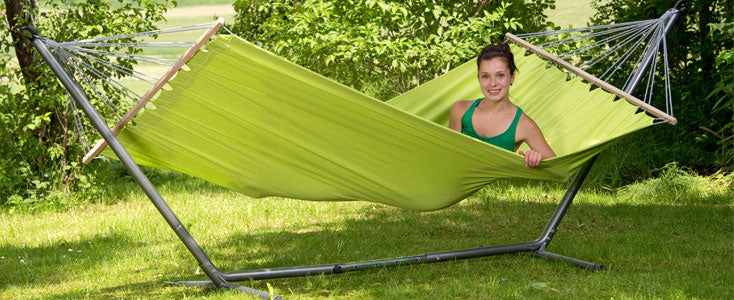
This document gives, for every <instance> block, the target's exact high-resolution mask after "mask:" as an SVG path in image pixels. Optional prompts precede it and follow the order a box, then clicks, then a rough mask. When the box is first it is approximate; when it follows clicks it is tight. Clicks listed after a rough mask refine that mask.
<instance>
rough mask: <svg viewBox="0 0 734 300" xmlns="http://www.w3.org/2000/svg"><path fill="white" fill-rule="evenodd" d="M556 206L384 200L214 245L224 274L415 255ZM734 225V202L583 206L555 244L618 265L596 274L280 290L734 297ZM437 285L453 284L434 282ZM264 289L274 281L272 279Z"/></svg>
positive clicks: (360, 282)
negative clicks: (545, 290)
mask: <svg viewBox="0 0 734 300" xmlns="http://www.w3.org/2000/svg"><path fill="white" fill-rule="evenodd" d="M555 207H556V205H555V204H540V203H521V202H517V201H501V200H497V199H491V198H488V199H484V200H474V201H468V202H466V203H462V204H461V205H457V206H454V207H452V208H449V209H446V210H442V211H437V212H430V213H419V212H413V211H407V210H401V209H395V208H390V207H385V206H378V205H374V206H369V207H367V208H365V209H363V210H362V211H361V212H360V213H358V214H356V215H355V217H348V218H347V219H346V221H345V222H343V223H328V222H323V223H318V224H316V225H315V226H311V227H309V228H303V229H301V230H299V231H298V232H289V231H273V232H267V233H258V234H248V233H234V234H232V235H230V236H229V238H228V239H227V240H225V241H224V242H221V243H218V244H215V245H205V246H204V247H205V248H206V249H209V251H210V257H212V258H213V259H214V260H215V264H216V265H217V266H219V267H220V269H221V270H223V271H232V270H237V269H261V268H277V267H289V266H296V265H311V264H323V263H339V262H349V261H356V260H368V259H378V258H386V257H396V256H404V255H416V254H423V253H428V252H437V251H446V250H455V249H462V248H471V247H477V246H491V245H497V244H504V243H515V242H524V241H530V240H533V239H535V238H536V237H537V236H538V235H540V233H541V232H542V230H543V228H544V226H545V225H546V223H547V221H548V219H549V218H550V215H551V214H552V212H553V210H554V209H555ZM732 220H734V211H733V210H732V208H731V207H729V206H668V205H643V206H639V205H627V204H619V205H611V206H600V205H591V204H581V205H574V206H572V207H571V209H570V210H569V212H568V214H567V215H566V217H565V219H564V220H563V222H562V223H561V225H560V226H559V228H558V234H557V236H556V237H555V238H554V240H553V241H552V243H551V244H550V246H549V249H548V250H549V251H552V252H556V253H559V254H563V255H567V256H571V257H575V258H579V259H583V260H588V261H592V262H596V263H602V264H605V265H606V266H607V267H608V270H607V271H604V272H600V273H592V272H587V271H582V270H578V269H575V268H573V267H571V266H569V265H567V264H565V263H561V262H550V261H544V260H540V259H536V258H532V257H531V256H526V255H519V256H518V255H513V256H497V257H491V258H478V259H473V260H464V261H455V262H445V263H442V264H431V266H430V267H429V266H425V265H414V266H404V267H398V268H389V269H383V270H369V271H364V272H361V273H350V274H346V275H329V276H318V277H311V278H293V279H279V280H270V282H271V283H272V284H273V285H276V286H277V287H278V288H280V289H281V290H290V291H293V292H294V293H296V294H300V293H303V294H309V295H311V296H314V297H325V296H333V295H336V296H339V295H341V296H347V295H346V294H339V292H340V291H343V290H344V289H345V288H346V289H356V290H352V292H356V291H358V292H359V293H361V294H363V295H369V296H368V297H370V298H371V297H375V298H383V297H388V298H394V297H398V298H399V297H402V296H405V297H411V296H410V295H411V293H414V292H416V293H419V294H422V293H429V291H416V290H415V289H417V288H420V286H421V284H418V283H416V284H410V282H411V281H414V280H420V281H425V282H428V285H429V286H430V289H429V290H431V292H430V293H434V294H435V295H434V296H435V297H439V298H442V297H446V296H447V293H449V294H451V293H450V291H451V290H452V289H455V288H456V285H462V284H466V282H483V281H486V280H487V278H493V279H496V280H500V281H501V280H502V278H505V277H508V278H514V280H515V281H514V282H515V284H517V286H515V287H513V288H514V289H520V290H523V289H527V286H528V285H529V284H530V283H533V282H535V281H540V282H557V284H558V285H557V287H556V288H555V289H557V290H560V286H562V285H565V284H566V282H567V281H573V280H576V281H578V282H580V283H582V284H583V282H596V281H599V280H600V279H599V278H603V279H604V280H611V281H612V282H613V283H612V284H611V285H612V287H613V289H615V290H617V291H616V293H617V294H621V295H625V296H628V297H633V298H634V297H637V296H640V295H642V296H645V295H647V296H661V295H668V294H667V293H670V292H672V291H677V292H680V293H683V294H684V295H687V296H693V297H699V296H702V295H703V296H706V295H714V296H716V297H718V296H721V295H727V294H731V293H732V292H733V290H732V288H731V287H730V286H729V285H728V284H727V282H729V281H730V280H731V279H732V277H733V276H732V275H733V274H732V273H733V272H732V268H731V266H730V263H731V261H734V256H733V255H732V253H734V252H733V251H732V250H733V249H732V248H733V247H732V245H731V240H732V238H734V226H733V222H732ZM722 265H725V266H727V265H728V266H729V268H728V270H725V272H722V273H714V272H709V271H708V270H710V269H714V268H721V266H722ZM406 269H407V270H408V271H407V272H406ZM502 276H504V277H502ZM620 276H621V278H620ZM336 277H344V278H346V279H336ZM416 277H419V278H420V279H416ZM595 277H597V279H594V278H595ZM324 278H325V279H324ZM630 278H638V280H631V279H630ZM187 279H189V280H194V279H196V278H194V277H191V278H187ZM201 279H202V278H201V277H198V280H201ZM436 280H438V281H439V282H440V281H451V282H454V284H453V285H451V284H449V285H448V286H447V287H441V286H436V285H434V284H431V282H435V281H436ZM528 280H530V281H528ZM649 280H653V281H655V280H656V281H657V282H656V285H653V286H651V285H650V283H649V282H648V281H649ZM615 281H619V282H618V283H614V282H615ZM630 281H632V282H635V283H630ZM376 282H377V283H382V284H377V285H376V284H375V283H376ZM403 284H404V285H406V287H405V288H406V289H407V290H408V291H407V292H406V294H400V293H398V294H386V291H385V290H386V286H391V287H393V288H394V287H395V286H401V285H403ZM541 286H542V285H541ZM254 287H255V288H261V289H263V288H265V286H264V284H263V283H257V284H256V285H255V286H254ZM588 288H589V287H582V286H578V285H573V284H572V285H570V286H569V289H570V290H568V291H565V290H561V291H562V292H565V293H575V292H578V290H584V289H588ZM606 288H609V286H607V287H606ZM400 290H401V289H397V290H396V291H400ZM441 290H443V291H441ZM535 290H536V289H534V288H530V289H529V290H528V291H526V292H527V293H529V294H524V295H533V293H534V292H537V291H535ZM641 291H642V292H641ZM335 292H336V293H337V294H333V293H335ZM466 292H467V293H468V294H461V295H462V297H466V296H470V297H475V296H476V297H480V298H481V297H486V296H487V295H486V294H484V295H483V294H481V293H480V292H477V291H474V290H472V289H469V290H467V291H466ZM484 292H489V291H486V290H485V291H484ZM588 292H589V293H593V292H594V291H592V290H590V291H588ZM430 293H429V294H430ZM477 293H478V294H477ZM412 295H415V294H412ZM426 295H428V294H426ZM457 296H458V295H457ZM427 297H428V296H427ZM428 298H431V297H428Z"/></svg>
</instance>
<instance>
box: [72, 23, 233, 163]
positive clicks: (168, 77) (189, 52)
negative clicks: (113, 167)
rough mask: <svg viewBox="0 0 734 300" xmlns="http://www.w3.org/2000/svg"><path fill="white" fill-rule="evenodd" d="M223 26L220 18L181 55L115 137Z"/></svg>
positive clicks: (97, 149)
mask: <svg viewBox="0 0 734 300" xmlns="http://www.w3.org/2000/svg"><path fill="white" fill-rule="evenodd" d="M222 25H224V18H219V19H218V20H217V22H216V23H214V24H213V25H212V27H211V28H209V29H208V30H207V31H206V32H204V34H202V35H201V37H199V39H198V40H197V41H196V43H194V45H193V46H192V47H191V48H189V50H187V51H186V52H185V53H184V54H183V55H181V58H179V59H178V61H177V62H176V64H174V65H173V67H171V69H169V70H168V72H166V73H165V74H163V76H161V78H160V79H158V82H156V83H155V85H153V87H151V88H150V89H149V90H148V91H147V92H146V93H145V94H144V95H143V97H142V98H140V101H138V103H136V104H135V106H133V107H132V108H131V109H130V111H128V112H127V113H126V114H125V116H123V117H122V119H121V120H120V121H119V122H117V124H115V126H114V127H112V133H114V134H115V135H117V134H118V133H120V131H122V128H123V127H125V125H127V123H130V121H131V120H132V119H133V117H135V115H137V114H138V112H140V110H142V109H143V107H145V105H146V104H148V102H149V101H150V100H151V99H152V98H153V96H155V94H156V93H158V91H160V90H161V88H163V86H164V85H165V84H166V83H167V82H168V81H169V80H171V78H172V77H173V75H174V74H176V72H178V70H179V69H181V67H183V65H184V64H185V63H186V62H188V61H189V59H191V57H193V56H194V54H195V53H196V51H198V50H199V49H200V48H201V46H203V45H204V44H205V43H206V42H207V41H208V40H209V39H210V38H211V37H212V36H213V35H214V34H215V33H217V31H219V29H220V28H222ZM106 146H107V141H105V140H101V141H99V142H98V143H97V144H96V145H94V147H93V148H92V150H90V151H89V153H87V154H86V155H84V159H83V160H82V162H84V163H85V164H88V163H89V162H90V161H92V159H93V158H94V157H96V156H97V154H99V153H100V152H102V149H104V147H106Z"/></svg>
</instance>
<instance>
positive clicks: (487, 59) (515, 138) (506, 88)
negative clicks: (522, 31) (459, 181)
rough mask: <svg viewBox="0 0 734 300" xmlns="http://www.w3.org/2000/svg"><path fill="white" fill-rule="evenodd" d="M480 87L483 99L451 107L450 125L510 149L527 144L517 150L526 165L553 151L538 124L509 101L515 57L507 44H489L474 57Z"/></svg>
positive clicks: (533, 163) (535, 162) (551, 154)
mask: <svg viewBox="0 0 734 300" xmlns="http://www.w3.org/2000/svg"><path fill="white" fill-rule="evenodd" d="M477 69H478V77H479V86H480V87H481V89H482V94H484V97H483V98H479V99H477V100H474V101H471V100H462V101H457V102H456V103H454V105H453V106H451V117H450V119H449V127H450V128H451V129H453V130H456V131H458V132H461V133H464V134H466V135H468V136H471V137H473V138H476V139H479V140H482V141H485V142H487V143H490V144H492V145H495V146H498V147H500V148H503V149H507V150H509V151H513V152H514V151H515V150H517V148H518V147H519V146H520V145H522V143H527V144H528V146H530V149H531V150H528V151H527V152H523V151H519V152H518V153H519V154H520V155H522V156H524V157H525V166H527V167H528V168H535V167H537V166H538V165H539V164H540V162H541V161H542V160H543V159H545V158H551V157H555V156H556V154H555V153H553V150H552V149H551V148H550V146H548V143H547V142H546V141H545V138H544V137H543V133H541V132H540V128H538V125H536V124H535V122H533V120H532V119H530V117H528V116H527V115H526V114H524V113H523V112H522V109H520V108H519V107H517V106H515V105H514V104H512V102H510V98H509V96H508V95H509V92H510V86H511V85H512V83H513V82H514V81H515V70H516V67H515V60H514V57H513V55H512V52H510V46H508V45H507V44H499V45H489V46H487V47H484V49H482V52H481V53H480V54H479V57H477Z"/></svg>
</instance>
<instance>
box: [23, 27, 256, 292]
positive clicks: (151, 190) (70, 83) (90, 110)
mask: <svg viewBox="0 0 734 300" xmlns="http://www.w3.org/2000/svg"><path fill="white" fill-rule="evenodd" d="M24 29H25V30H28V31H29V32H30V33H31V36H30V38H29V39H30V41H31V43H32V44H33V46H34V47H35V48H36V50H38V53H39V54H41V57H43V59H44V60H45V61H46V63H47V64H48V65H49V67H51V70H53V71H54V73H55V74H56V77H58V78H59V80H60V81H61V83H62V84H63V85H64V87H65V88H66V90H67V91H68V92H69V94H70V95H71V97H72V98H74V100H75V101H76V102H77V103H78V104H79V107H81V109H82V111H84V113H85V114H86V115H87V117H88V118H89V121H90V122H91V123H92V125H93V126H94V128H96V129H97V131H99V133H100V134H101V135H102V138H104V139H105V141H107V144H108V145H109V146H110V148H111V149H112V151H113V152H114V153H115V155H117V157H118V158H119V159H120V162H122V164H123V165H124V166H125V168H126V169H127V171H128V172H129V173H130V175H132V177H133V178H134V179H135V182H137V183H138V185H140V187H141V188H142V189H143V191H144V192H145V194H146V195H147V196H148V198H149V199H150V201H151V202H153V205H155V207H156V208H157V209H158V212H160V214H161V215H162V216H163V218H164V219H165V220H166V222H168V225H169V226H171V228H172V229H173V231H174V232H175V233H176V235H177V236H178V238H179V239H180V240H181V242H183V244H184V245H185V246H186V248H187V249H188V250H189V252H191V254H192V255H193V256H194V258H195V259H196V260H197V261H198V262H199V266H200V267H201V268H202V270H204V273H206V274H207V276H209V278H210V279H211V280H212V282H214V284H216V286H218V287H224V288H232V289H238V290H243V288H244V289H245V290H244V291H245V292H247V293H250V294H252V295H255V296H259V297H261V298H264V299H268V298H269V294H268V293H266V292H263V291H258V290H254V289H250V288H246V287H241V286H237V285H233V284H231V283H228V282H227V281H226V280H224V278H223V277H222V272H220V271H219V270H217V268H216V267H215V266H214V264H213V263H212V262H211V260H210V259H209V257H207V255H206V254H205V253H204V251H203V250H202V249H201V247H200V246H199V244H198V243H197V242H196V240H194V238H193V237H192V236H191V234H189V232H188V231H187V230H186V228H185V227H184V226H183V224H182V223H181V221H179V220H178V218H177V217H176V215H175V214H174V213H173V211H171V208H170V207H168V204H166V202H165V201H164V200H163V198H162V197H161V196H160V194H158V191H157V190H156V189H155V187H153V184H151V183H150V180H148V177H146V176H145V174H144V173H143V171H142V170H140V167H138V165H137V164H136V163H135V161H134V160H133V159H132V157H130V154H128V153H127V151H126V150H125V148H124V147H123V146H122V144H121V143H120V141H119V140H118V139H117V137H115V135H114V134H113V133H112V130H110V128H109V127H107V123H106V122H105V121H104V120H103V119H102V117H101V116H100V115H99V113H97V111H96V110H95V109H94V106H92V104H91V103H90V102H89V100H88V99H87V97H86V96H85V95H84V92H82V90H81V88H79V86H78V85H77V84H76V82H75V81H74V79H72V77H71V76H70V75H69V74H68V73H66V70H64V68H63V67H62V66H61V64H60V63H59V62H58V60H57V59H56V57H55V56H54V55H53V53H51V51H50V50H49V49H48V46H47V45H46V43H45V42H44V41H43V39H41V38H40V37H39V36H38V34H37V33H36V31H35V30H34V29H32V28H28V27H26V28H24Z"/></svg>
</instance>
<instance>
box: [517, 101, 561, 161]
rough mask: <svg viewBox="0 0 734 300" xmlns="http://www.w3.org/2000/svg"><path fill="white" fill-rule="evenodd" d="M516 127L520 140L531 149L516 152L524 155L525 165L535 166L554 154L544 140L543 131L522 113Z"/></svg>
mask: <svg viewBox="0 0 734 300" xmlns="http://www.w3.org/2000/svg"><path fill="white" fill-rule="evenodd" d="M517 129H518V133H519V136H520V140H521V141H523V142H525V143H527V144H528V146H530V149H531V150H528V151H527V152H523V151H519V152H518V153H519V154H520V155H522V156H525V166H526V167H528V168H535V167H537V166H538V165H539V164H540V162H541V161H542V160H543V159H546V158H551V157H555V156H556V154H555V153H554V152H553V149H551V147H550V146H549V145H548V142H546V140H545V137H544V136H543V133H542V132H541V131H540V127H538V125H537V124H535V122H534V121H533V120H532V119H531V118H530V117H528V116H527V115H525V114H524V113H523V114H522V116H521V117H520V122H519V124H518V128H517Z"/></svg>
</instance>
